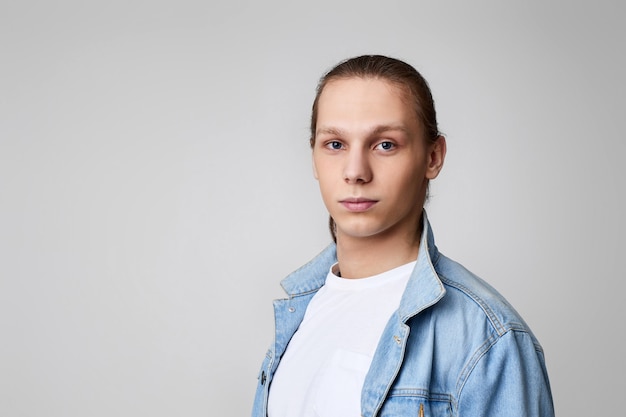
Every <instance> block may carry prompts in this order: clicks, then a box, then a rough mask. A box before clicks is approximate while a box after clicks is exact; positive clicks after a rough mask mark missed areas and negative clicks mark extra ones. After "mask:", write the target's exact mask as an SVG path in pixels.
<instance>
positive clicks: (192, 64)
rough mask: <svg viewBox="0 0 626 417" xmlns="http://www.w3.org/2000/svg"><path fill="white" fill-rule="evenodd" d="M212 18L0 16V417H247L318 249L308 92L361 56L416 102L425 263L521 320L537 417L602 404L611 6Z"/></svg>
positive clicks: (619, 143)
mask: <svg viewBox="0 0 626 417" xmlns="http://www.w3.org/2000/svg"><path fill="white" fill-rule="evenodd" d="M217 3H218V2H210V1H184V0H183V1H152V2H149V1H133V0H131V1H129V0H124V1H117V0H116V1H99V2H95V1H94V2H86V1H9V0H3V1H2V2H1V3H0V415H2V416H7V417H11V416H46V417H51V416H77V417H78V416H81V417H82V416H148V415H149V416H153V417H156V416H174V415H176V416H247V415H248V414H249V412H250V407H251V404H252V396H253V394H254V388H255V386H256V383H257V374H258V370H259V366H260V364H261V360H262V359H263V357H264V355H265V352H266V349H267V347H268V346H269V344H270V342H271V340H272V336H273V334H272V332H273V327H272V323H273V313H272V307H271V301H272V299H274V298H278V297H282V290H281V289H280V286H279V281H280V280H281V279H282V278H283V277H284V276H285V275H287V274H288V273H289V272H291V271H292V270H293V269H295V268H297V267H298V266H300V265H301V264H302V263H304V262H306V261H307V260H309V259H310V258H312V257H313V256H314V255H315V254H317V253H318V252H319V251H320V250H322V249H323V248H324V247H325V246H326V245H327V244H328V243H329V241H330V237H329V235H328V232H327V230H326V218H327V217H326V216H327V215H326V212H325V209H324V206H323V205H322V203H321V199H320V197H319V196H318V189H317V183H316V182H315V180H314V179H313V176H312V173H311V161H310V150H309V148H308V131H307V129H308V123H309V120H308V118H309V112H310V106H311V103H312V100H313V97H314V88H315V85H316V83H317V80H318V78H319V77H320V76H321V75H322V74H323V73H324V72H325V71H326V70H328V69H329V68H330V67H332V66H333V65H334V64H335V63H337V62H338V61H339V60H341V59H344V58H347V57H351V56H355V55H359V54H364V53H380V54H386V55H390V56H394V57H397V58H400V59H403V60H406V61H408V62H409V63H411V64H413V65H414V66H415V67H416V68H417V69H418V70H419V71H421V72H422V73H423V75H424V76H425V77H426V79H427V80H428V81H429V82H430V85H431V87H432V90H433V94H434V97H435V101H436V105H437V110H438V114H439V121H440V128H441V130H442V131H443V132H444V133H445V135H446V136H447V139H448V148H449V150H448V158H447V161H446V165H445V167H444V170H443V172H442V174H441V176H440V177H439V178H438V179H437V180H436V181H435V182H434V183H433V184H432V198H431V201H430V203H429V204H428V206H427V209H428V212H429V216H430V219H431V222H432V226H433V229H434V232H435V238H436V240H437V243H438V246H439V248H440V249H441V251H442V252H443V253H445V254H446V255H448V256H450V257H452V258H453V259H455V260H458V261H460V262H461V263H463V264H464V265H465V266H467V267H468V268H469V269H471V270H472V271H474V272H475V273H477V274H478V275H480V276H482V277H483V278H484V279H486V280H487V281H489V282H490V283H491V284H493V285H494V286H495V287H496V288H497V289H499V290H500V292H502V293H503V294H504V295H505V296H506V297H507V298H508V299H509V300H510V301H511V302H512V304H513V305H514V306H515V307H516V308H517V309H518V310H519V311H520V313H521V314H522V315H523V316H524V317H525V319H526V320H527V322H528V323H529V324H530V326H531V328H532V329H533V330H534V332H535V334H536V335H537V337H538V338H539V340H540V342H541V343H542V345H543V347H544V349H545V352H546V361H547V366H548V371H549V373H550V377H551V383H552V388H553V394H554V400H555V406H556V412H557V414H558V415H563V416H581V417H582V416H589V415H594V416H604V415H618V414H619V408H618V406H621V404H622V402H623V401H622V397H623V391H624V388H625V386H624V379H623V375H624V373H625V372H626V369H625V361H624V355H623V352H624V350H623V342H622V340H623V339H622V336H621V334H622V333H623V331H624V322H623V319H624V314H625V309H624V303H623V301H622V299H623V297H624V284H623V280H624V278H625V276H624V275H625V274H624V269H623V266H622V262H621V261H620V257H621V256H624V250H625V249H626V247H625V245H624V238H623V237H624V234H625V232H626V230H625V228H624V220H623V213H624V212H625V211H626V205H625V203H624V190H625V181H624V179H625V178H626V170H625V168H624V164H623V160H624V157H625V150H626V140H625V138H624V133H623V126H622V125H623V122H624V114H625V110H626V108H625V106H624V97H625V96H626V91H625V83H624V80H623V76H624V74H625V73H626V65H625V63H624V45H625V42H626V29H625V28H626V25H624V17H625V13H624V11H623V7H624V6H622V5H621V2H618V1H612V2H611V1H599V2H584V3H583V2H570V1H559V2H555V1H541V2H540V1H531V2H528V1H489V2H485V1H482V2H465V1H456V2H448V1H436V2H435V1H432V2H424V1H387V2H364V1H343V2H342V1H332V2H326V1H315V2H306V3H305V2H302V3H300V2H289V1H282V2H253V1H247V2H246V1H234V2H228V3H226V2H223V3H224V4H217Z"/></svg>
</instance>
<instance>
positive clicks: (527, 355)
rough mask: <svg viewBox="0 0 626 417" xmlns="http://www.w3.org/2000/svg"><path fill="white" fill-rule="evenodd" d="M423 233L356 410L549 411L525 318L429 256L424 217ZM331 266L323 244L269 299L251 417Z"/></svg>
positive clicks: (259, 414) (511, 414)
mask: <svg viewBox="0 0 626 417" xmlns="http://www.w3.org/2000/svg"><path fill="white" fill-rule="evenodd" d="M423 230H424V232H423V235H422V240H421V244H420V250H419V255H418V259H417V264H416V266H415V269H414V270H413V272H412V274H411V278H410V279H409V282H408V284H407V287H406V290H405V292H404V294H403V296H402V300H401V302H400V306H399V307H398V310H397V311H396V312H395V313H394V315H393V316H392V317H391V318H390V320H389V322H388V323H387V326H386V328H385V330H384V331H383V334H382V336H381V339H380V341H379V343H378V347H377V350H376V353H375V354H374V358H373V360H372V364H371V366H370V369H369V372H368V374H367V376H366V378H365V383H364V385H363V390H362V393H361V414H362V416H364V417H373V416H380V417H391V416H398V417H400V416H401V417H405V416H420V415H423V416H425V417H428V416H463V417H478V416H481V417H488V416H507V417H515V416H519V417H522V416H524V417H530V416H543V417H549V416H553V415H554V408H553V404H552V395H551V392H550V385H549V381H548V375H547V372H546V367H545V362H544V355H543V350H542V348H541V346H540V345H539V342H538V341H537V339H536V338H535V337H534V335H533V334H532V332H531V331H530V329H529V328H528V326H527V325H526V323H524V321H523V320H522V318H521V317H520V316H519V314H518V313H517V312H516V311H515V310H514V309H513V307H511V305H510V304H509V303H508V302H507V301H506V300H505V299H504V298H503V297H502V296H501V295H500V294H498V292H496V291H495V290H494V289H493V288H492V287H491V286H489V284H487V283H485V282H484V281H483V280H481V279H480V278H478V277H477V276H475V275H474V274H472V273H471V272H469V271H468V270H467V269H465V268H464V267H463V266H462V265H460V264H458V263H456V262H454V261H452V260H450V259H449V258H447V257H445V256H444V255H442V254H441V253H439V252H438V250H437V247H436V246H435V243H434V238H433V234H432V231H431V228H430V224H429V223H428V220H427V218H426V214H425V213H424V229H423ZM335 262H336V248H335V245H331V246H329V247H328V248H326V249H325V250H324V251H323V252H322V253H320V254H319V255H318V256H317V257H316V258H315V259H313V260H312V261H311V262H309V263H307V264H306V265H304V266H302V267H301V268H300V269H298V270H297V271H295V272H293V273H292V274H290V275H289V276H288V277H287V278H285V279H284V280H283V281H282V283H281V285H282V286H283V288H284V290H285V291H286V292H287V294H288V295H289V297H288V298H287V299H283V300H276V301H274V315H275V322H276V334H275V339H274V342H273V344H272V345H271V346H270V349H269V350H268V352H267V355H266V357H265V360H264V361H263V364H262V366H261V370H260V371H259V378H258V379H259V380H258V385H257V392H256V396H255V399H254V405H253V411H252V416H253V417H266V415H267V397H268V392H269V387H270V385H271V381H272V376H273V375H274V372H275V371H276V368H277V367H278V362H279V360H280V357H281V356H282V354H283V353H284V352H285V349H286V348H287V344H288V343H289V340H290V339H291V336H292V335H293V334H294V332H295V331H296V330H297V328H298V326H299V324H300V322H301V321H302V318H303V316H304V312H305V310H306V307H307V305H308V303H309V301H310V300H311V298H312V297H313V295H314V294H315V292H316V291H317V290H318V289H319V288H320V287H321V286H322V285H323V284H324V281H325V279H326V275H327V273H328V270H329V268H330V266H331V265H332V264H334V263H335ZM420 409H422V410H420ZM294 417H297V416H294Z"/></svg>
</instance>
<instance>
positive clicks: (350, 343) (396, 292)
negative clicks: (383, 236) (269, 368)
mask: <svg viewBox="0 0 626 417" xmlns="http://www.w3.org/2000/svg"><path fill="white" fill-rule="evenodd" d="M414 267H415V262H411V263H408V264H405V265H402V266H399V267H397V268H394V269H392V270H389V271H387V272H383V273H382V274H379V275H375V276H372V277H368V278H360V279H346V278H340V277H338V276H336V275H335V274H334V273H333V268H331V269H330V271H329V273H328V276H327V278H326V283H325V284H324V286H322V288H320V290H319V291H318V292H317V294H315V296H314V297H313V299H312V300H311V302H310V303H309V305H308V307H307V310H306V312H305V314H304V319H303V320H302V323H301V324H300V327H299V328H298V330H297V331H296V333H295V334H294V335H293V337H292V339H291V341H290V342H289V345H288V346H287V350H286V351H285V354H284V355H283V357H282V359H281V361H280V364H279V366H278V369H277V370H276V374H275V375H274V379H273V381H272V384H271V386H270V392H269V400H268V401H269V403H268V414H269V417H352V416H354V417H359V416H360V415H361V389H362V387H363V382H364V380H365V375H366V374H367V371H368V370H369V367H370V364H371V362H372V358H373V356H374V352H375V350H376V347H377V345H378V341H379V339H380V336H381V334H382V332H383V330H384V328H385V325H386V324H387V322H388V321H389V318H390V317H391V315H392V314H393V312H394V311H396V310H397V308H398V305H399V304H400V298H401V297H402V293H403V292H404V289H405V287H406V284H407V282H408V280H409V276H410V275H411V272H412V270H413V268H414Z"/></svg>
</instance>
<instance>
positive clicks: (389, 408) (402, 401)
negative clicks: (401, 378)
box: [378, 389, 452, 417]
mask: <svg viewBox="0 0 626 417" xmlns="http://www.w3.org/2000/svg"><path fill="white" fill-rule="evenodd" d="M378 416H379V417H409V416H410V417H451V416H452V397H451V396H450V395H447V394H434V393H429V392H428V391H427V390H422V389H392V390H391V392H390V393H389V395H388V396H387V399H385V402H384V403H383V407H382V408H381V410H380V413H379V414H378Z"/></svg>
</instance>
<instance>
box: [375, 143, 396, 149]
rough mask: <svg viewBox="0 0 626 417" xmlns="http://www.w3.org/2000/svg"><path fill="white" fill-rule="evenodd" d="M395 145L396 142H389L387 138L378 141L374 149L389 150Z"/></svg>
mask: <svg viewBox="0 0 626 417" xmlns="http://www.w3.org/2000/svg"><path fill="white" fill-rule="evenodd" d="M395 147H396V144H395V143H393V142H389V141H388V140H386V141H384V142H380V143H379V144H378V145H376V147H375V148H374V149H380V150H383V151H391V150H393V149H394V148H395Z"/></svg>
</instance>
